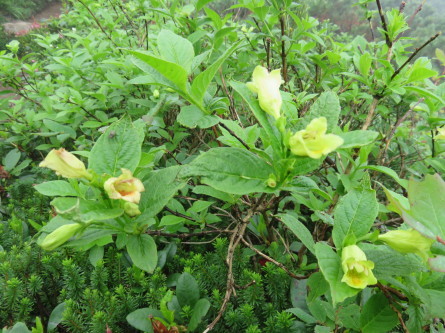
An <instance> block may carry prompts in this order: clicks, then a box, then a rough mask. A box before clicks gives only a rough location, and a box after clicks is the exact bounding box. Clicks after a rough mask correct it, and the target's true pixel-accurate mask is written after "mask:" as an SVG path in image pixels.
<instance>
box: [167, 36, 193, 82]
mask: <svg viewBox="0 0 445 333" xmlns="http://www.w3.org/2000/svg"><path fill="white" fill-rule="evenodd" d="M158 49H159V52H160V53H161V56H162V58H163V59H164V60H167V61H170V62H173V63H175V64H177V65H179V66H181V67H182V68H184V69H185V70H186V71H187V73H190V69H191V65H192V62H193V58H194V57H195V51H194V49H193V44H192V43H191V42H190V41H189V40H187V39H185V38H183V37H181V36H178V35H177V34H175V33H174V32H173V31H170V30H165V29H163V30H161V32H160V33H159V35H158ZM172 81H173V80H172Z"/></svg>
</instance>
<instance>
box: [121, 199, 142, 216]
mask: <svg viewBox="0 0 445 333" xmlns="http://www.w3.org/2000/svg"><path fill="white" fill-rule="evenodd" d="M124 211H125V213H126V214H127V215H128V216H130V217H134V216H138V215H141V211H140V210H139V206H138V205H137V204H135V203H133V202H126V203H125V204H124Z"/></svg>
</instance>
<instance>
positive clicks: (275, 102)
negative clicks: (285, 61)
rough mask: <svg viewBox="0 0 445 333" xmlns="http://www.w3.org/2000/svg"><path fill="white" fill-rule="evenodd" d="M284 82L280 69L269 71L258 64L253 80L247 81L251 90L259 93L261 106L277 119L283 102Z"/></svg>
mask: <svg viewBox="0 0 445 333" xmlns="http://www.w3.org/2000/svg"><path fill="white" fill-rule="evenodd" d="M282 82H283V81H282V80H281V74H280V70H279V69H275V70H273V71H272V72H270V73H269V71H268V70H267V69H266V68H264V67H262V66H256V67H255V70H254V71H253V74H252V82H248V83H247V87H248V88H249V89H250V91H252V92H253V93H256V94H258V102H259V103H260V107H261V108H262V109H263V110H264V112H266V113H268V114H270V115H271V116H272V117H274V118H275V119H278V118H279V117H280V109H281V104H282V103H283V101H282V99H281V94H280V85H281V83H282Z"/></svg>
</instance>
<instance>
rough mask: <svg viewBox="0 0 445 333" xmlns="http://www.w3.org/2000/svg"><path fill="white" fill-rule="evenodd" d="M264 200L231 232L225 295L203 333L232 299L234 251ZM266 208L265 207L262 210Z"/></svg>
mask: <svg viewBox="0 0 445 333" xmlns="http://www.w3.org/2000/svg"><path fill="white" fill-rule="evenodd" d="M265 198H266V193H263V194H262V195H261V197H260V198H259V199H258V200H257V201H256V203H255V205H253V207H252V208H251V209H250V210H249V212H248V213H247V215H246V216H245V217H244V218H243V219H242V220H241V221H240V223H238V224H237V225H236V227H235V228H234V229H233V230H232V236H231V237H230V242H229V247H228V249H227V257H226V264H227V267H228V270H227V282H226V293H225V295H224V299H223V302H222V304H221V307H220V309H219V311H218V314H217V315H216V317H215V319H213V321H212V322H211V323H210V324H209V325H208V326H207V328H206V329H205V330H204V332H203V333H208V332H210V331H211V330H212V329H213V328H214V327H215V325H216V324H217V323H218V322H219V320H220V319H221V318H222V316H223V314H224V312H225V311H226V309H227V306H228V304H229V301H230V298H231V297H232V294H233V293H235V280H234V278H233V258H234V254H235V250H236V248H237V247H238V245H239V243H240V241H241V240H242V239H243V236H244V233H245V232H246V229H247V225H248V224H249V221H250V218H251V217H252V216H253V215H255V214H256V213H257V209H258V207H259V206H260V205H261V204H262V203H263V201H264V199H265ZM266 208H267V207H265V208H264V209H266Z"/></svg>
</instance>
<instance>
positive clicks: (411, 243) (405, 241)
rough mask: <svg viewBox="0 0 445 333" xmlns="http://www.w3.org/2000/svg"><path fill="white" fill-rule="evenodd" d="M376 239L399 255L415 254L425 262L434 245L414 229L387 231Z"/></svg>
mask: <svg viewBox="0 0 445 333" xmlns="http://www.w3.org/2000/svg"><path fill="white" fill-rule="evenodd" d="M378 239H379V240H380V241H382V242H385V243H386V244H387V245H389V246H390V247H391V248H393V249H394V250H396V251H398V252H400V253H415V254H417V255H418V256H420V257H421V258H422V259H423V260H425V261H426V260H427V259H428V257H429V252H430V248H431V245H432V244H433V243H434V239H430V238H426V237H425V236H423V235H422V234H421V233H420V232H418V231H417V230H414V229H410V230H393V231H388V232H387V233H385V234H383V235H379V237H378Z"/></svg>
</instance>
